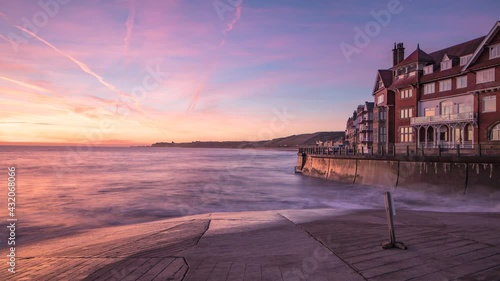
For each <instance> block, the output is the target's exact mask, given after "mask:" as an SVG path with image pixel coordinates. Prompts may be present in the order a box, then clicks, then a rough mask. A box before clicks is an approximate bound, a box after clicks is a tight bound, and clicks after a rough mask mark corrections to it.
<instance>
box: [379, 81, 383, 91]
mask: <svg viewBox="0 0 500 281" xmlns="http://www.w3.org/2000/svg"><path fill="white" fill-rule="evenodd" d="M378 88H379V89H382V88H384V83H382V80H378Z"/></svg>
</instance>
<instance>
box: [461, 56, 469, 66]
mask: <svg viewBox="0 0 500 281" xmlns="http://www.w3.org/2000/svg"><path fill="white" fill-rule="evenodd" d="M471 58H472V54H468V55H465V56H461V57H460V65H466V64H467V63H468V62H469V61H470V59H471Z"/></svg>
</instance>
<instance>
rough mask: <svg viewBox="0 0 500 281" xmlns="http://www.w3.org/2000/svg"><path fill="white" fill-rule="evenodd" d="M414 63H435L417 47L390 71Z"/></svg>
mask: <svg viewBox="0 0 500 281" xmlns="http://www.w3.org/2000/svg"><path fill="white" fill-rule="evenodd" d="M414 62H435V59H434V58H433V57H431V56H430V55H429V54H427V53H426V52H424V51H422V50H421V49H420V47H419V46H417V49H416V50H415V51H413V53H411V54H410V55H409V56H408V57H407V58H406V59H404V60H403V61H402V62H400V63H398V64H396V65H395V66H393V67H392V68H391V69H395V68H398V67H400V66H403V65H407V64H410V63H414Z"/></svg>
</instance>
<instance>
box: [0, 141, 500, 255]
mask: <svg viewBox="0 0 500 281" xmlns="http://www.w3.org/2000/svg"><path fill="white" fill-rule="evenodd" d="M296 162H297V152H296V151H284V150H270V149H207V148H173V147H169V148H166V147H158V148H153V147H87V148H78V147H26V146H24V147H21V146H19V147H14V146H2V147H0V170H3V172H0V175H3V178H2V176H0V236H1V237H7V236H6V235H7V228H6V225H7V224H8V222H7V219H8V218H9V216H8V215H9V211H8V209H7V194H8V190H7V188H8V186H7V183H8V168H9V167H15V169H16V175H15V182H16V189H15V198H16V201H15V203H16V205H15V210H14V211H15V214H14V215H15V218H16V219H17V222H16V229H17V233H18V234H17V235H18V236H17V237H16V239H18V240H19V241H21V242H23V243H30V242H34V241H40V240H44V239H48V238H54V237H59V236H64V235H70V234H74V233H78V232H81V231H89V230H92V229H96V228H102V227H110V226H117V225H129V224H136V223H142V222H150V221H155V220H161V219H166V218H174V217H181V216H189V215H194V214H202V213H212V212H241V211H263V210H283V209H315V208H337V209H347V210H358V209H382V208H384V197H383V194H384V192H386V191H391V192H392V195H393V198H394V204H395V206H396V210H398V209H411V210H425V211H438V212H499V211H500V203H498V200H494V199H493V198H472V197H464V196H449V195H448V196H444V195H437V194H430V193H425V192H419V191H409V190H401V189H393V188H391V187H385V188H384V187H374V186H363V185H356V184H345V183H338V182H334V181H327V180H322V179H317V178H312V177H306V176H303V175H301V174H296V173H294V166H295V164H296ZM11 195H12V194H11ZM2 240H3V239H2ZM5 247H6V243H0V249H1V248H5Z"/></svg>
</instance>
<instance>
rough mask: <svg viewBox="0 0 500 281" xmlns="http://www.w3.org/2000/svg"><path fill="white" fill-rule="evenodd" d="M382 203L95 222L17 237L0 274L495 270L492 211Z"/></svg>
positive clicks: (447, 274)
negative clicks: (55, 233) (35, 238)
mask: <svg viewBox="0 0 500 281" xmlns="http://www.w3.org/2000/svg"><path fill="white" fill-rule="evenodd" d="M395 220H396V221H395V228H396V238H397V239H398V240H399V241H401V242H403V243H405V245H407V246H408V249H407V250H395V249H390V250H384V249H382V247H381V246H380V243H381V242H384V241H387V240H388V230H387V225H386V221H385V212H384V211H383V210H339V209H313V210H277V211H262V212H240V213H212V214H204V215H196V216H189V217H182V218H175V219H167V220H161V221H155V222H149V223H144V224H137V225H129V226H118V227H110V228H102V229H96V230H92V231H87V232H83V233H78V234H75V235H72V236H65V237H59V238H57V239H48V240H44V241H40V242H34V243H30V244H27V245H20V246H19V247H18V256H17V270H16V273H15V274H11V273H9V272H7V267H6V266H5V265H6V258H5V257H1V258H0V262H1V263H2V265H1V266H0V270H2V271H4V273H2V274H0V280H141V281H146V280H179V281H180V280H191V281H198V280H200V281H206V280H210V281H212V280H222V281H224V280H227V281H237V280H241V281H245V280H251V281H253V280H256V281H258V280H265V281H284V280H293V281H297V280H308V281H314V280H316V281H330V280H353V281H357V280H360V281H361V280H495V278H497V279H498V276H500V241H498V240H499V239H500V235H499V233H500V213H437V212H423V211H408V210H401V211H398V213H397V216H395Z"/></svg>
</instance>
